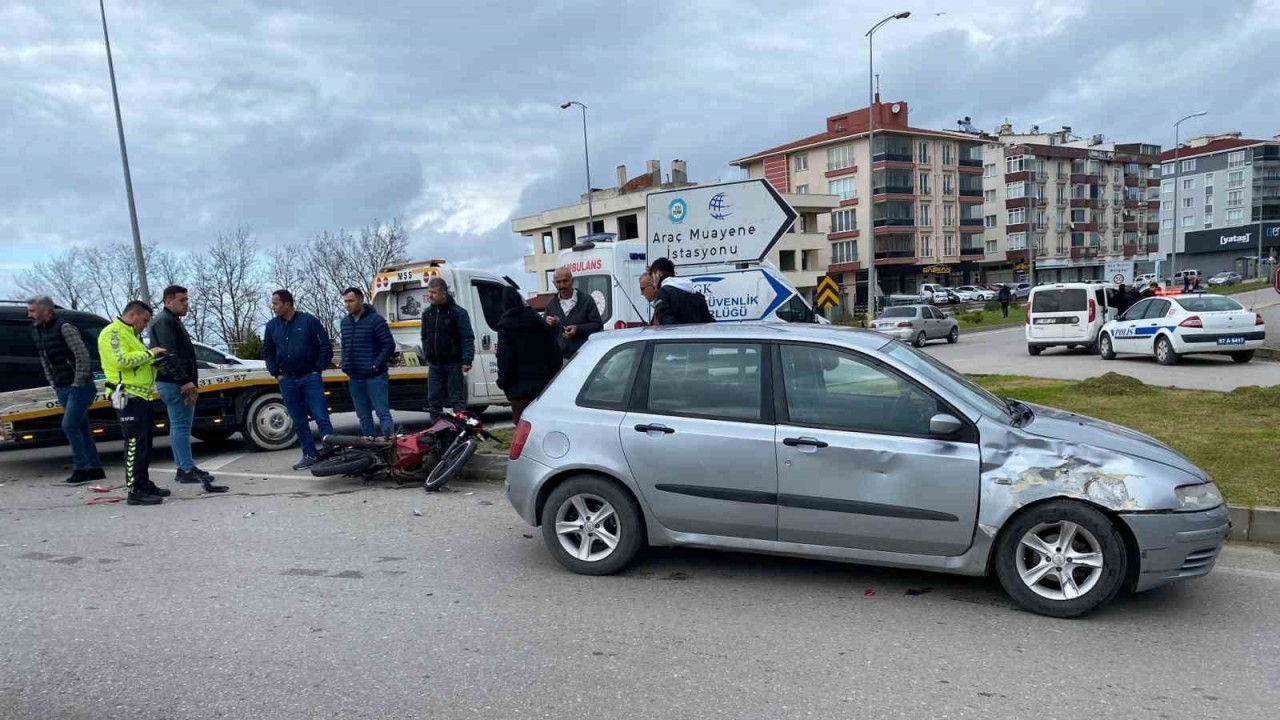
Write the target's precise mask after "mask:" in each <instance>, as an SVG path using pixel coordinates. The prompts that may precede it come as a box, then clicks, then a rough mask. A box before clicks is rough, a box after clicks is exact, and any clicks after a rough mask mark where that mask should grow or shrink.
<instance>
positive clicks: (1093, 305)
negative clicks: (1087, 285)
mask: <svg viewBox="0 0 1280 720" xmlns="http://www.w3.org/2000/svg"><path fill="white" fill-rule="evenodd" d="M1097 319H1098V301H1097V300H1094V299H1093V298H1089V322H1093V321H1094V320H1097Z"/></svg>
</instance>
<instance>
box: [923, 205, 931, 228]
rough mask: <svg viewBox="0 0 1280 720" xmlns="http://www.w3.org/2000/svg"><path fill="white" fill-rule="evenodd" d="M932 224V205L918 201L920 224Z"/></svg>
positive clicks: (926, 225)
mask: <svg viewBox="0 0 1280 720" xmlns="http://www.w3.org/2000/svg"><path fill="white" fill-rule="evenodd" d="M931 225H933V206H932V205H930V204H929V203H920V226H921V227H929V226H931Z"/></svg>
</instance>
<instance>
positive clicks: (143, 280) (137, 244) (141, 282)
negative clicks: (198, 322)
mask: <svg viewBox="0 0 1280 720" xmlns="http://www.w3.org/2000/svg"><path fill="white" fill-rule="evenodd" d="M98 10H99V11H101V13H102V40H103V42H104V43H105V44H106V46H107V72H108V73H109V74H110V75H111V101H112V103H114V104H115V108H116V134H117V135H119V136H120V162H121V163H122V164H123V165H124V192H125V196H126V197H127V198H128V199H129V223H130V225H131V226H132V228H133V260H134V262H135V263H137V265H138V291H139V292H140V293H141V295H142V299H144V300H146V301H147V302H151V289H150V288H148V287H147V263H146V260H145V259H143V257H142V236H141V235H140V234H139V233H138V211H137V209H136V208H135V207H134V205H133V178H132V177H131V176H130V175H129V151H128V150H126V149H125V146H124V121H123V120H121V119H120V95H119V94H118V93H117V92H116V66H115V63H113V62H112V61H111V38H110V37H109V36H108V35H107V8H106V5H105V3H104V0H98Z"/></svg>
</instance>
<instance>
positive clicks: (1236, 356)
mask: <svg viewBox="0 0 1280 720" xmlns="http://www.w3.org/2000/svg"><path fill="white" fill-rule="evenodd" d="M1231 359H1232V360H1235V361H1236V362H1238V363H1247V362H1249V361H1250V360H1252V359H1253V351H1252V350H1241V351H1240V352H1233V353H1231Z"/></svg>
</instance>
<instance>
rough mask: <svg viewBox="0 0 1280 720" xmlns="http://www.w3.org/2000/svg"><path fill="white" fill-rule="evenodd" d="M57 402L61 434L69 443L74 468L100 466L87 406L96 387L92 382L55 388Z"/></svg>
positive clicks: (91, 468) (91, 401) (92, 397)
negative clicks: (60, 411) (60, 410)
mask: <svg viewBox="0 0 1280 720" xmlns="http://www.w3.org/2000/svg"><path fill="white" fill-rule="evenodd" d="M54 392H56V393H57V394H58V402H60V403H62V434H63V435H66V436H67V442H68V443H70V444H71V457H72V458H74V462H75V466H76V470H95V469H97V468H100V467H102V461H101V460H99V459H98V446H97V445H96V444H95V443H94V442H93V431H91V430H90V429H89V406H90V405H92V404H93V399H94V397H96V396H97V394H98V388H97V387H95V386H94V384H93V383H89V384H88V385H81V386H78V387H77V386H74V385H73V386H71V387H60V388H55V389H54Z"/></svg>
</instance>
